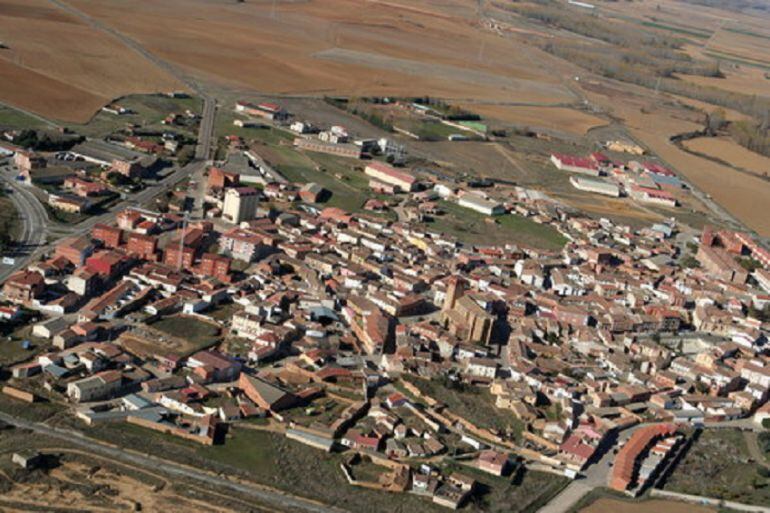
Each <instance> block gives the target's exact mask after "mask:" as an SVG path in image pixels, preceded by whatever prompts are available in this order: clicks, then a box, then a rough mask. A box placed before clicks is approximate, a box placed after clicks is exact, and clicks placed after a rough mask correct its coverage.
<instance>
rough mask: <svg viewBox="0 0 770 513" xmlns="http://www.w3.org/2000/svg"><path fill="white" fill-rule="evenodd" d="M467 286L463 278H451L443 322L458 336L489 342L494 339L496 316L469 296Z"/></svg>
mask: <svg viewBox="0 0 770 513" xmlns="http://www.w3.org/2000/svg"><path fill="white" fill-rule="evenodd" d="M466 288H467V282H466V281H465V280H464V279H463V278H460V277H457V276H452V277H450V278H449V282H448V288H447V293H446V296H445V298H444V305H443V307H442V309H441V322H442V323H443V324H444V325H445V326H446V327H447V328H448V329H449V332H450V333H452V334H453V335H455V336H457V337H458V338H461V339H464V340H466V341H469V342H480V343H483V344H488V343H489V342H490V341H491V339H492V328H493V326H494V323H495V317H494V315H492V314H491V313H489V312H487V311H486V310H484V309H483V308H482V307H481V306H480V305H479V304H478V303H476V301H474V300H473V299H472V298H471V297H470V296H468V295H467V294H466Z"/></svg>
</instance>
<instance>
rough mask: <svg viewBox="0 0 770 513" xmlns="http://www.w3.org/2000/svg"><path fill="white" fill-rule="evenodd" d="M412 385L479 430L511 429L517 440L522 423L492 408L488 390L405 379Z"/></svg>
mask: <svg viewBox="0 0 770 513" xmlns="http://www.w3.org/2000/svg"><path fill="white" fill-rule="evenodd" d="M404 379H407V380H408V381H409V382H410V383H412V384H413V385H415V386H416V387H417V388H418V389H419V390H420V392H422V393H423V394H427V395H429V396H430V397H432V398H434V399H436V400H437V401H440V402H442V403H444V404H446V405H447V407H448V408H449V410H450V411H451V412H452V413H454V414H455V415H459V416H460V417H463V418H465V419H467V420H469V421H470V422H472V423H473V424H475V425H476V426H478V427H480V428H488V429H494V430H497V431H508V430H510V431H511V432H512V434H513V436H514V438H516V439H517V440H518V439H519V437H520V436H521V432H522V430H523V429H524V424H523V422H522V421H521V420H520V419H518V418H517V417H516V416H515V415H514V414H513V412H511V411H508V410H502V409H500V408H497V407H495V405H494V398H493V397H492V394H490V393H489V390H487V389H485V388H479V387H474V386H467V385H463V386H462V387H461V388H458V386H455V387H452V388H450V387H449V386H447V383H444V382H443V381H442V380H437V379H432V380H425V379H419V378H406V377H405V378H404Z"/></svg>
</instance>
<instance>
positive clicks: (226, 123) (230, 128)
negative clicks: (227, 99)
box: [214, 106, 294, 145]
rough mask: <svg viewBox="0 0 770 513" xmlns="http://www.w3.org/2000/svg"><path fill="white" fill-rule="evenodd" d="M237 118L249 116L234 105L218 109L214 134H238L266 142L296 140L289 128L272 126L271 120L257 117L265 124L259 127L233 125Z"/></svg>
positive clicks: (277, 142) (245, 137) (258, 120)
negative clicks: (244, 114) (234, 107)
mask: <svg viewBox="0 0 770 513" xmlns="http://www.w3.org/2000/svg"><path fill="white" fill-rule="evenodd" d="M236 119H242V120H244V121H245V120H247V119H249V118H248V116H243V115H241V114H239V113H236V112H235V111H234V110H233V108H232V107H230V106H223V107H222V108H220V109H219V110H217V115H216V118H215V120H214V134H215V135H216V136H217V137H224V136H227V135H237V136H238V137H241V138H243V139H244V140H246V141H252V140H256V141H261V142H263V143H265V144H276V145H277V144H281V143H289V142H291V141H293V140H294V135H292V133H291V132H289V131H287V130H282V129H280V128H275V127H273V126H270V122H269V121H267V120H264V121H263V120H260V119H255V120H254V121H255V122H257V123H262V124H263V125H264V126H263V127H259V128H244V127H240V126H235V125H233V121H235V120H236Z"/></svg>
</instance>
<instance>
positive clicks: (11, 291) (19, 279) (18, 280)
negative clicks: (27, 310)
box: [3, 271, 45, 303]
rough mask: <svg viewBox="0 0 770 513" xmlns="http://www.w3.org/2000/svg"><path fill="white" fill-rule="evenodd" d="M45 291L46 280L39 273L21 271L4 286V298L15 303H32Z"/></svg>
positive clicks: (12, 276)
mask: <svg viewBox="0 0 770 513" xmlns="http://www.w3.org/2000/svg"><path fill="white" fill-rule="evenodd" d="M44 291H45V280H44V279H43V276H42V275H41V274H39V273H36V272H32V271H20V272H18V273H16V274H13V275H11V277H10V278H8V279H7V280H6V281H5V284H4V285H3V296H4V297H5V299H7V300H8V301H12V302H14V303H30V302H32V300H33V299H37V298H38V297H40V296H41V295H42V294H43V292H44Z"/></svg>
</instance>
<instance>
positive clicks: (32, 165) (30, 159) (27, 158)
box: [13, 150, 47, 175]
mask: <svg viewBox="0 0 770 513" xmlns="http://www.w3.org/2000/svg"><path fill="white" fill-rule="evenodd" d="M13 164H14V165H15V166H16V167H18V168H19V172H20V174H24V175H29V173H30V172H31V171H34V170H35V169H43V168H44V167H46V165H47V162H46V160H45V158H44V157H42V156H40V155H36V154H34V153H33V152H31V151H25V150H19V151H17V152H16V153H15V154H14V155H13Z"/></svg>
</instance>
